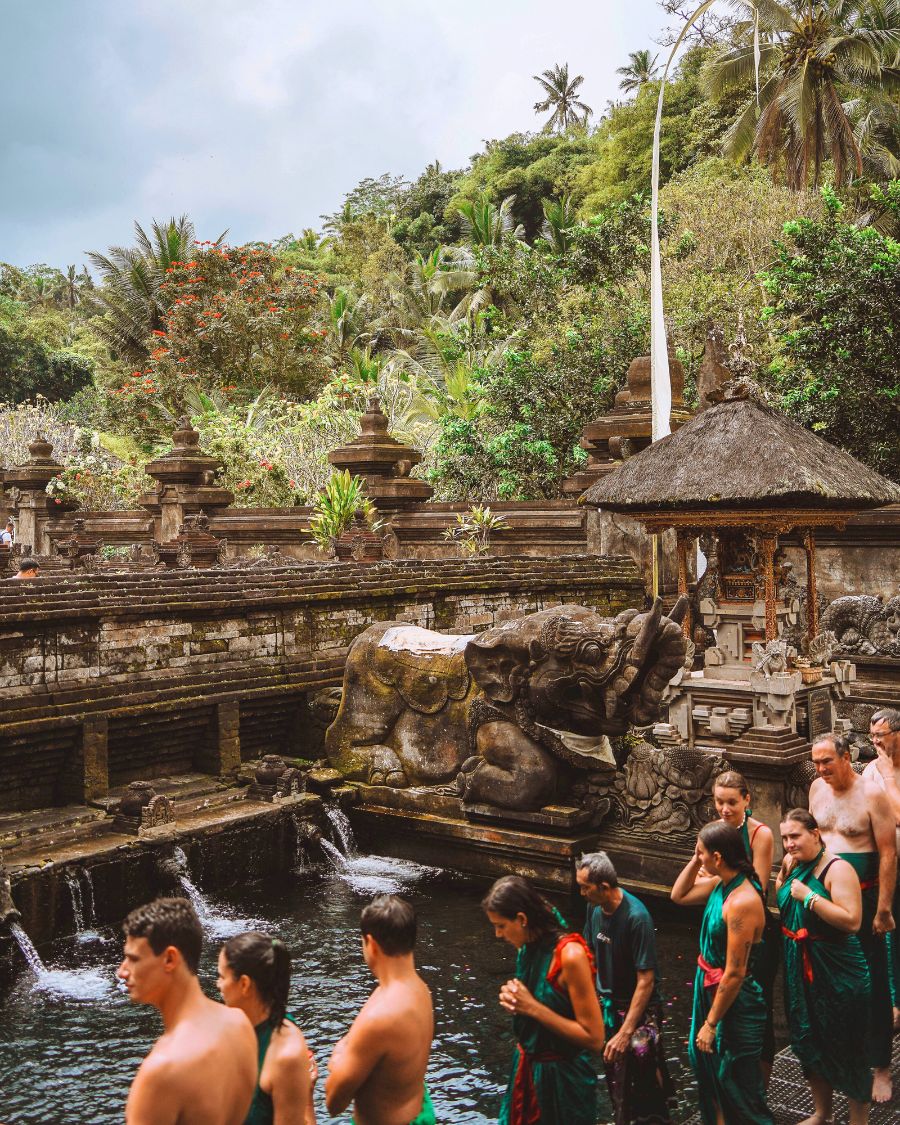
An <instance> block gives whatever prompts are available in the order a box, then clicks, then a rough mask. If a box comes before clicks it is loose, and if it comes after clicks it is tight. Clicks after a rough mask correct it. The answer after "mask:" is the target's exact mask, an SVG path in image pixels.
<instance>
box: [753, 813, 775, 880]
mask: <svg viewBox="0 0 900 1125" xmlns="http://www.w3.org/2000/svg"><path fill="white" fill-rule="evenodd" d="M750 850H751V851H752V853H753V870H754V871H755V872H756V876H757V878H758V879H759V885H760V886H761V887H762V889H763V894H764V895H765V896H766V897H767V898H768V894H769V880H770V879H771V878H772V857H773V856H774V855H775V837H774V836H773V835H772V829H771V828H769V826H768V825H767V824H760V825H759V827H758V828H757V829H756V830H755V832H754V834H753V844H752V846H751V849H750Z"/></svg>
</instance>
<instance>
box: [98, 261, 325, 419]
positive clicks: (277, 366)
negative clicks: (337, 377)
mask: <svg viewBox="0 0 900 1125" xmlns="http://www.w3.org/2000/svg"><path fill="white" fill-rule="evenodd" d="M319 286H320V282H319V280H318V279H317V278H315V277H313V276H312V275H311V274H308V273H304V272H303V271H301V270H294V269H292V268H291V267H290V266H284V265H283V264H282V263H281V262H280V260H279V259H278V257H277V255H276V254H275V252H274V251H273V250H272V248H271V247H270V246H266V245H251V246H238V247H230V246H223V245H218V246H216V245H213V244H212V243H209V242H207V243H198V244H197V250H196V253H195V255H194V257H193V258H192V259H191V260H190V261H187V262H173V263H172V264H171V265H170V266H169V267H168V268H167V269H166V271H165V277H164V280H163V281H162V282H161V283H160V287H159V288H160V293H161V295H162V296H163V298H164V300H165V303H166V308H167V311H166V314H165V316H164V318H163V327H162V328H160V329H156V330H154V332H153V339H152V350H151V352H150V359H149V361H148V363H147V364H146V366H144V367H143V368H142V369H140V370H138V371H133V372H131V373H130V374H129V375H127V376H126V377H125V379H124V380H123V382H122V384H121V385H120V386H118V387H116V388H114V390H113V394H115V395H118V396H122V397H123V398H124V399H126V400H138V401H139V402H140V403H142V406H141V407H140V408H139V411H138V414H137V416H138V417H140V416H141V415H142V414H146V415H147V420H148V421H150V422H152V421H153V420H156V421H157V422H159V421H161V420H162V418H164V417H165V416H166V414H168V415H169V416H174V415H178V414H180V413H182V412H184V411H185V410H189V409H190V406H191V405H192V403H193V402H194V401H195V400H196V394H193V395H192V394H191V388H195V389H196V390H198V391H203V392H205V393H207V394H208V393H210V392H216V391H218V392H226V393H229V394H231V395H233V396H235V397H237V398H241V397H253V396H255V395H256V394H258V393H259V392H260V391H261V390H262V389H263V388H264V387H275V388H278V389H279V390H281V391H283V392H285V393H287V394H289V395H290V396H291V397H293V398H299V399H303V398H307V397H309V395H310V394H312V393H314V392H315V391H316V389H317V388H318V387H319V386H320V385H321V383H322V381H323V379H324V377H325V375H326V374H327V367H326V365H325V362H324V358H323V356H322V341H323V338H324V337H325V335H326V330H325V329H324V328H322V327H317V326H316V324H315V311H316V308H317V306H318V304H319V297H318V293H319Z"/></svg>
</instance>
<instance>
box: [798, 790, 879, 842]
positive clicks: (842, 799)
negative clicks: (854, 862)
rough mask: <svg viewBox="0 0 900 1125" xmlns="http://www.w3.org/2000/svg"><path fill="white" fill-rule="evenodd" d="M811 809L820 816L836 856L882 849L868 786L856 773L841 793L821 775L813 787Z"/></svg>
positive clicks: (816, 815) (826, 836)
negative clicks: (878, 840) (873, 817)
mask: <svg viewBox="0 0 900 1125" xmlns="http://www.w3.org/2000/svg"><path fill="white" fill-rule="evenodd" d="M809 811H810V812H811V813H812V814H813V816H814V817H815V818H816V821H817V822H818V824H819V828H820V829H821V830H822V839H823V840H824V841H825V845H826V847H827V848H828V850H829V851H830V852H831V853H832V855H837V854H839V853H840V852H875V851H877V850H878V846H877V844H876V842H875V831H874V828H873V826H872V816H871V813H870V811H869V802H868V793H867V787H866V785H865V783H864V782H863V781H862V779H861V778H859V777H857V775H856V774H854V775H853V783H852V784H851V785H850V787H849V788H848V789H846V790H844V791H843V792H841V793H836V792H835V791H834V790H833V789H832V788H831V786H830V785H829V784H828V783H827V782H826V781H823V780H822V778H817V779H816V780H815V781H814V782H813V783H812V785H811V786H810V790H809Z"/></svg>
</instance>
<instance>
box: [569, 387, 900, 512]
mask: <svg viewBox="0 0 900 1125" xmlns="http://www.w3.org/2000/svg"><path fill="white" fill-rule="evenodd" d="M583 502H584V503H587V504H591V505H594V506H596V507H602V508H608V509H610V510H612V511H618V512H628V511H636V510H642V511H646V510H648V509H651V510H656V511H685V510H696V509H703V510H711V509H718V508H760V507H765V508H788V507H789V508H804V509H862V508H880V507H881V506H882V505H884V504H892V503H897V502H900V487H898V486H897V485H895V484H892V483H891V482H890V481H888V480H886V479H885V478H884V477H882V476H880V475H879V474H878V473H876V472H874V471H873V470H872V469H868V468H866V466H865V465H863V464H862V463H861V462H859V461H857V460H856V458H855V457H851V456H850V454H849V453H845V452H844V451H843V450H841V449H837V448H836V447H835V446H833V445H831V444H829V443H828V442H827V441H824V440H823V439H822V438H820V437H817V436H816V434H813V433H811V432H810V431H809V430H806V429H804V428H803V427H802V426H800V425H798V424H797V423H796V422H794V421H792V420H791V419H790V418H787V417H785V415H784V414H781V413H779V412H778V411H777V410H774V409H772V407H770V406H766V405H764V404H763V403H760V402H756V401H754V400H753V399H749V398H739V399H726V400H725V401H724V402H720V403H718V404H716V405H715V406H710V407H708V408H707V409H706V410H704V411H702V412H701V413H700V414H698V415H696V417H694V418H692V419H691V421H690V422H688V423H686V424H685V425H684V426H682V427H681V429H679V430H676V432H675V433H673V434H669V436H668V437H665V438H663V439H662V440H661V441H657V442H654V444H653V445H651V446H648V447H647V448H646V449H643V450H642V451H641V452H640V453H637V454H635V455H634V456H633V457H630V458H629V459H628V460H627V461H624V462H623V463H622V464H621V465H620V466H617V467H616V468H615V469H614V470H613V471H612V472H611V473H609V474H608V475H607V476H604V477H603V478H602V479H600V480H599V481H597V482H596V484H593V485H592V486H591V487H590V488H589V489H588V490H587V492H585V494H584V496H583Z"/></svg>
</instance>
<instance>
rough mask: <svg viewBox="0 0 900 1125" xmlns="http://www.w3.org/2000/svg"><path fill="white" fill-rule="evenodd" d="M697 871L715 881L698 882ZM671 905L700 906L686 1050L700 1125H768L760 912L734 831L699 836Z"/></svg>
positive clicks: (717, 826) (710, 830)
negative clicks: (758, 965)
mask: <svg viewBox="0 0 900 1125" xmlns="http://www.w3.org/2000/svg"><path fill="white" fill-rule="evenodd" d="M701 872H706V873H708V874H709V875H714V876H717V878H716V879H715V880H713V879H699V881H698V877H699V876H700V875H701ZM672 901H673V902H677V903H679V904H681V905H683V906H695V905H701V904H702V903H704V902H705V903H706V909H705V911H704V913H703V922H702V924H701V927H700V956H699V957H698V958H697V976H696V979H695V982H694V1010H693V1018H692V1020H691V1037H690V1042H689V1044H688V1056H689V1058H690V1060H691V1066H692V1067H693V1068H694V1073H695V1074H696V1075H697V1085H698V1095H699V1100H700V1116H701V1117H702V1119H703V1125H774V1118H773V1117H772V1114H771V1112H770V1111H769V1107H768V1106H767V1104H766V1095H765V1090H764V1088H763V1079H762V1071H761V1069H760V1056H761V1054H762V1048H763V1037H764V1034H765V1027H766V1004H765V1000H764V998H763V992H762V988H761V987H760V985H759V982H758V981H757V980H756V978H755V976H754V958H755V953H756V951H757V950H758V947H759V942H760V940H761V939H762V935H763V930H764V927H765V907H764V906H763V899H762V894H761V892H760V889H759V886H758V884H757V883H756V880H755V877H754V872H753V867H752V865H751V864H750V861H749V860H748V859H747V855H746V852H745V850H744V842H743V840H742V839H741V834H740V832H738V830H737V829H736V828H733V827H732V826H731V825H729V824H722V823H721V822H720V821H714V822H713V823H712V824H707V825H706V826H705V827H704V828H702V829H701V830H700V835H699V837H698V838H697V848H696V851H695V852H694V855H693V857H692V858H691V860H690V861H689V862H688V863H687V865H686V866H685V868H684V870H683V871H682V872H681V874H680V875H679V876H678V878H677V879H676V880H675V885H674V886H673V887H672Z"/></svg>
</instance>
